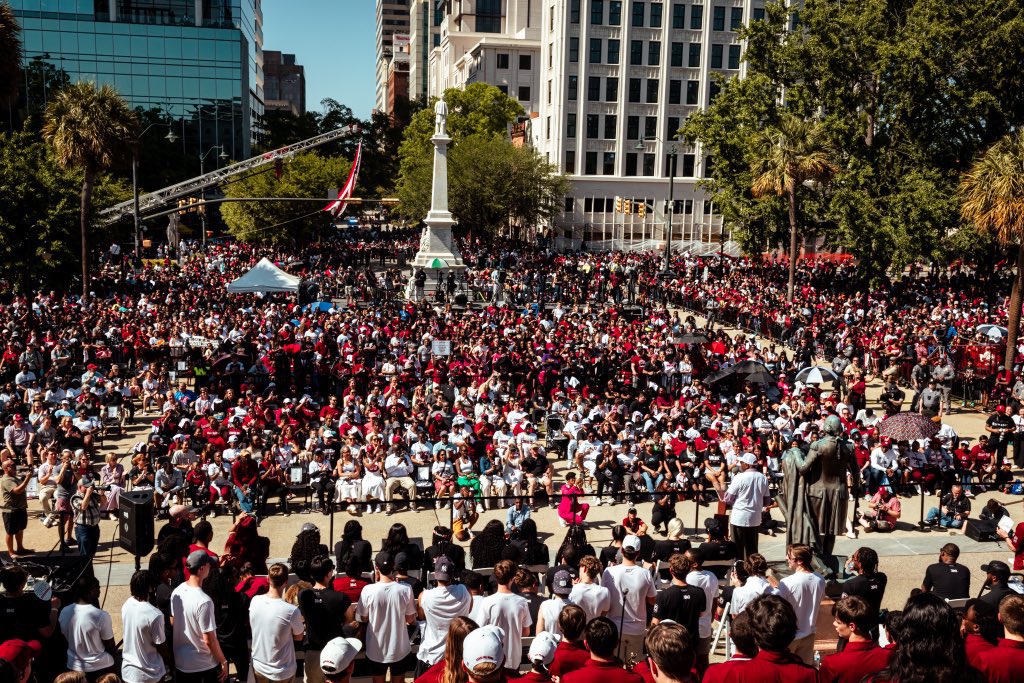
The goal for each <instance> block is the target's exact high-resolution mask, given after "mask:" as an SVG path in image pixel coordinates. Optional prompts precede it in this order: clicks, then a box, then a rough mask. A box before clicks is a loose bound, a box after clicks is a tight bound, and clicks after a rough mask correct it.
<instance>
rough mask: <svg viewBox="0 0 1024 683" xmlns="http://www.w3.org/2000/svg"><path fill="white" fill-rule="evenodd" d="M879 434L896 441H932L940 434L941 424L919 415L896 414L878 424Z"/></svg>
mask: <svg viewBox="0 0 1024 683" xmlns="http://www.w3.org/2000/svg"><path fill="white" fill-rule="evenodd" d="M878 433H879V435H880V436H888V437H892V438H893V439H895V440H896V441H913V440H914V439H930V438H932V437H933V436H935V435H936V434H938V433H939V423H938V422H934V421H932V420H931V419H929V418H927V417H925V416H924V415H919V414H918V413H896V414H895V415H890V416H889V417H887V418H885V419H884V420H882V421H881V422H879V423H878Z"/></svg>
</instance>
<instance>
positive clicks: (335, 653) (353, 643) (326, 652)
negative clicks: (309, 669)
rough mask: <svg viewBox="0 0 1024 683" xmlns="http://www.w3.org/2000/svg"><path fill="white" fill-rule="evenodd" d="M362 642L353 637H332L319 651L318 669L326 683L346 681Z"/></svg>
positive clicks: (342, 682) (350, 674)
mask: <svg viewBox="0 0 1024 683" xmlns="http://www.w3.org/2000/svg"><path fill="white" fill-rule="evenodd" d="M362 649H363V644H362V643H361V642H359V641H358V640H356V639H355V638H341V637H338V638H334V639H332V640H330V641H328V643H327V644H326V645H324V649H323V650H321V651H320V670H321V671H323V672H324V681H326V682H327V683H347V681H348V680H349V678H350V677H351V676H352V669H353V668H354V667H355V661H356V655H358V654H359V651H360V650H362Z"/></svg>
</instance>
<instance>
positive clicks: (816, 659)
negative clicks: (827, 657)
mask: <svg viewBox="0 0 1024 683" xmlns="http://www.w3.org/2000/svg"><path fill="white" fill-rule="evenodd" d="M814 668H815V669H820V668H821V653H820V652H818V651H817V650H815V651H814Z"/></svg>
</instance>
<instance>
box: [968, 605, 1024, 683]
mask: <svg viewBox="0 0 1024 683" xmlns="http://www.w3.org/2000/svg"><path fill="white" fill-rule="evenodd" d="M999 621H1000V622H1002V624H1003V630H1004V631H1005V632H1006V637H1005V638H1000V639H999V644H998V645H997V646H996V647H995V648H993V649H991V650H989V651H988V652H984V653H982V654H981V655H980V657H979V666H978V669H979V670H980V671H981V673H983V674H984V675H985V679H986V680H987V681H988V683H1014V682H1016V681H1020V677H1021V672H1022V671H1024V595H1016V594H1014V595H1008V596H1006V597H1005V598H1003V601H1002V602H1000V603H999Z"/></svg>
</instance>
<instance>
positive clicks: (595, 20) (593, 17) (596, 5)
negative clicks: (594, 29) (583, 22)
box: [590, 0, 604, 26]
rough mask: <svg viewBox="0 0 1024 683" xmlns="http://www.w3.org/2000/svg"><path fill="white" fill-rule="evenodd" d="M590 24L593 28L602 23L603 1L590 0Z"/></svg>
mask: <svg viewBox="0 0 1024 683" xmlns="http://www.w3.org/2000/svg"><path fill="white" fill-rule="evenodd" d="M590 23H591V24H593V25H594V26H600V25H601V24H603V23H604V0H591V3H590Z"/></svg>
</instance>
